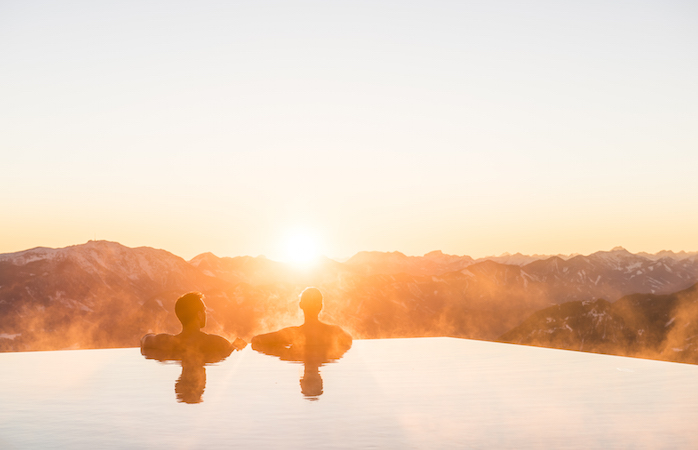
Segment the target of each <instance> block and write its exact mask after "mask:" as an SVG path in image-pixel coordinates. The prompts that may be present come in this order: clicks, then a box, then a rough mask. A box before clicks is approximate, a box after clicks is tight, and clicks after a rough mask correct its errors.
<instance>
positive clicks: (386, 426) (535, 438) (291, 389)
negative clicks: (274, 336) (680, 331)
mask: <svg viewBox="0 0 698 450" xmlns="http://www.w3.org/2000/svg"><path fill="white" fill-rule="evenodd" d="M204 370H205V383H204V388H203V394H201V402H199V403H184V402H182V401H181V399H180V401H178V396H177V393H176V392H175V384H176V382H177V380H178V379H180V376H181V375H182V367H181V365H179V364H178V363H160V362H156V361H153V360H146V359H145V358H144V357H143V356H142V355H141V354H140V351H139V349H135V348H130V349H110V350H74V351H60V352H33V353H5V354H0V448H3V449H14V448H17V449H25V448H71V449H82V448H84V449H88V448H89V449H93V448H156V449H157V448H163V449H164V448H168V449H189V448H212V449H215V448H232V447H237V448H304V449H310V448H347V449H348V448H524V449H525V448H580V449H581V448H686V449H688V448H698V433H697V432H696V431H695V426H696V425H695V424H696V423H698V366H694V365H687V364H677V363H668V362H661V361H649V360H641V359H633V358H623V357H618V356H606V355H595V354H588V353H577V352H569V351H563V350H551V349H542V348H534V347H524V346H516V345H509V344H499V343H492V342H483V341H470V340H462V339H451V338H420V339H390V340H358V341H354V344H353V347H352V348H351V350H349V352H347V353H346V355H345V356H344V357H343V358H342V359H340V360H339V361H337V362H335V363H331V364H326V365H323V366H321V367H319V372H318V374H319V376H320V377H321V379H322V393H321V394H320V395H314V396H308V395H304V394H303V393H302V392H301V383H300V380H301V379H302V378H304V376H307V370H306V368H305V367H304V365H303V364H302V363H291V362H286V361H281V360H279V359H278V358H274V357H270V356H267V355H263V354H260V353H257V352H254V351H253V350H251V349H250V348H249V347H248V348H246V349H245V350H243V351H241V352H234V353H233V354H232V355H231V356H230V357H228V358H227V359H226V360H225V361H222V362H220V363H216V364H213V365H207V366H206V367H205V368H204Z"/></svg>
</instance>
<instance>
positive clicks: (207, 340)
mask: <svg viewBox="0 0 698 450" xmlns="http://www.w3.org/2000/svg"><path fill="white" fill-rule="evenodd" d="M202 344H203V348H202V350H203V351H206V352H215V353H221V354H222V353H226V352H227V354H228V355H229V354H230V353H231V352H232V351H233V344H231V343H230V341H229V340H227V339H226V338H224V337H223V336H219V335H217V334H206V335H205V336H204V339H203V340H202Z"/></svg>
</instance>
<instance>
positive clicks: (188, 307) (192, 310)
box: [175, 292, 206, 325]
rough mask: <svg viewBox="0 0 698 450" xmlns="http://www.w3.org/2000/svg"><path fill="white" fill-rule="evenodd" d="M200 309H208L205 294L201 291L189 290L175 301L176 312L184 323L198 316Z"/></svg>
mask: <svg viewBox="0 0 698 450" xmlns="http://www.w3.org/2000/svg"><path fill="white" fill-rule="evenodd" d="M200 311H206V305H205V304H204V294H202V293H201V292H189V293H187V294H184V295H183V296H181V297H179V298H178V299H177V302H176V303H175V314H177V318H178V319H179V321H180V322H182V325H186V324H188V323H190V322H191V321H192V320H194V319H195V318H196V314H197V313H198V312H200Z"/></svg>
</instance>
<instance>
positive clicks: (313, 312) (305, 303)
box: [300, 287, 322, 317]
mask: <svg viewBox="0 0 698 450" xmlns="http://www.w3.org/2000/svg"><path fill="white" fill-rule="evenodd" d="M300 307H301V309H302V310H303V313H304V314H305V315H306V316H311V317H317V316H318V315H319V314H320V311H321V310H322V293H321V292H320V289H318V288H314V287H309V288H306V289H305V290H304V291H303V292H302V293H301V302H300Z"/></svg>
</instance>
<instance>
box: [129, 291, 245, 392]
mask: <svg viewBox="0 0 698 450" xmlns="http://www.w3.org/2000/svg"><path fill="white" fill-rule="evenodd" d="M203 298H204V296H203V295H202V294H201V293H199V292H189V293H188V294H184V295H183V296H181V297H180V298H178V299H177V302H176V303H175V314H177V318H178V319H179V321H180V322H181V323H182V332H181V333H179V334H177V335H174V336H173V335H170V334H158V335H153V334H146V335H145V336H143V338H142V339H141V354H142V355H143V356H145V357H146V359H155V360H158V361H180V362H181V365H182V374H181V375H180V377H179V379H177V382H176V383H175V393H176V395H177V401H179V402H184V403H200V402H201V401H202V400H201V397H202V395H203V393H204V388H205V387H206V369H205V368H204V364H207V363H215V362H219V361H223V360H224V359H225V358H227V357H228V356H229V355H230V354H231V353H232V352H233V351H234V350H242V349H243V348H245V346H246V345H247V343H246V342H245V341H243V340H242V339H240V338H238V339H235V342H233V343H232V344H231V343H230V342H229V341H228V340H227V339H225V338H224V337H221V336H217V335H214V334H207V333H204V332H203V331H201V328H203V327H204V326H205V325H206V305H205V304H204V301H203Z"/></svg>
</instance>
